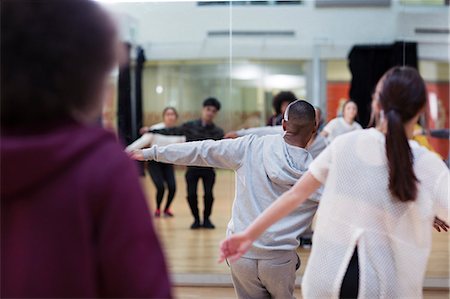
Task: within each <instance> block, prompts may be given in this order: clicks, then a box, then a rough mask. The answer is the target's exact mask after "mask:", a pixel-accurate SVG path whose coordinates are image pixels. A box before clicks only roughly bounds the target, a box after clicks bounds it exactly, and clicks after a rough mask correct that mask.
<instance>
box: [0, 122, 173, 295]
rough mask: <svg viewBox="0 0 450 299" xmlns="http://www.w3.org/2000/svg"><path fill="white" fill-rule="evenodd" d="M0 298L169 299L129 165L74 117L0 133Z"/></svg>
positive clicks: (99, 132) (102, 135)
mask: <svg viewBox="0 0 450 299" xmlns="http://www.w3.org/2000/svg"><path fill="white" fill-rule="evenodd" d="M0 147H1V296H2V297H3V298H4V297H28V298H30V297H31V298H38V297H41V298H42V297H45V298H64V297H65V298H67V297H71V298H81V297H84V298H86V297H90V298H93V297H110V298H117V297H128V298H133V297H135V298H136V297H139V298H169V297H171V292H170V282H169V279H168V274H167V270H166V264H165V260H164V256H163V253H162V251H161V248H160V244H159V242H158V239H157V236H156V235H155V232H154V230H153V226H152V222H151V218H150V213H149V211H148V208H147V205H146V202H145V198H144V195H143V192H142V187H141V185H140V182H139V179H138V175H137V171H136V169H135V166H134V163H133V162H132V161H130V159H129V158H128V157H127V156H126V154H124V153H123V151H122V148H121V147H120V145H119V144H118V143H117V141H116V139H115V137H114V136H113V135H112V134H111V133H107V132H106V131H104V130H103V129H101V128H95V127H87V126H84V125H81V124H78V123H75V122H66V123H61V124H59V125H58V126H56V127H55V126H53V127H52V128H48V129H39V130H33V131H32V132H30V131H27V132H26V133H25V134H24V132H19V131H9V132H8V131H5V130H3V132H2V136H1V145H0Z"/></svg>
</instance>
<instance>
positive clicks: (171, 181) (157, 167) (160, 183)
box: [148, 161, 177, 210]
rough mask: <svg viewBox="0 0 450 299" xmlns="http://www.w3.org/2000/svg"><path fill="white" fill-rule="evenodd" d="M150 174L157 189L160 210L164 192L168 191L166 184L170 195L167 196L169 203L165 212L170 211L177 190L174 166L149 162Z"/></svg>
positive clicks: (157, 202) (157, 201)
mask: <svg viewBox="0 0 450 299" xmlns="http://www.w3.org/2000/svg"><path fill="white" fill-rule="evenodd" d="M148 172H149V173H150V176H151V178H152V180H153V183H154V184H155V187H156V208H157V209H158V210H159V209H160V208H161V203H162V200H163V197H164V192H165V191H166V190H165V186H164V183H166V185H167V189H168V190H169V194H168V195H167V203H166V207H165V208H164V210H167V209H169V208H170V204H171V203H172V201H173V198H174V197H175V191H176V188H177V187H176V183H175V172H174V170H173V165H172V164H166V163H161V162H155V161H149V162H148Z"/></svg>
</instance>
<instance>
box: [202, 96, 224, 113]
mask: <svg viewBox="0 0 450 299" xmlns="http://www.w3.org/2000/svg"><path fill="white" fill-rule="evenodd" d="M206 106H213V107H215V108H216V109H217V111H219V110H220V107H221V105H220V102H219V101H218V100H217V99H216V98H207V99H205V100H204V101H203V107H206Z"/></svg>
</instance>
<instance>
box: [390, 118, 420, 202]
mask: <svg viewBox="0 0 450 299" xmlns="http://www.w3.org/2000/svg"><path fill="white" fill-rule="evenodd" d="M386 118H387V121H388V123H387V133H386V155H387V159H388V163H389V190H390V191H391V193H392V194H393V195H394V196H395V197H397V198H398V199H399V200H400V201H409V200H414V199H415V198H416V195H417V182H418V180H417V177H416V175H415V173H414V169H413V162H414V157H413V154H412V151H411V148H410V146H409V143H408V138H407V137H406V133H405V127H404V126H403V122H402V119H401V116H400V114H399V113H398V112H397V111H395V110H390V111H388V112H387V113H386Z"/></svg>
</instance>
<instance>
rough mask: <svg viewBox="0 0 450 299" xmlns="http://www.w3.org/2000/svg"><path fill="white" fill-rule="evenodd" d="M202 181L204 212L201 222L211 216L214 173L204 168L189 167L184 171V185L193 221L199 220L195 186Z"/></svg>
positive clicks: (210, 169) (212, 170)
mask: <svg viewBox="0 0 450 299" xmlns="http://www.w3.org/2000/svg"><path fill="white" fill-rule="evenodd" d="M200 179H202V180H203V188H204V193H205V197H204V201H205V210H204V212H203V220H205V219H208V218H209V216H210V215H211V211H212V205H213V202H214V197H213V186H214V183H215V181H216V173H215V171H214V169H212V168H205V167H189V168H188V170H187V171H186V183H187V193H188V197H187V199H188V202H189V207H190V208H191V212H192V216H194V218H195V220H200V217H199V211H198V199H197V186H198V181H199V180H200Z"/></svg>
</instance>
